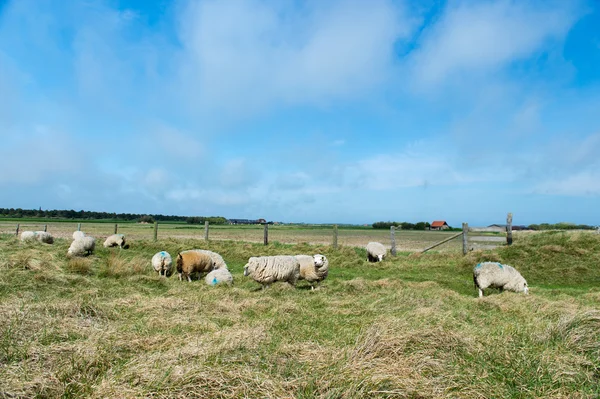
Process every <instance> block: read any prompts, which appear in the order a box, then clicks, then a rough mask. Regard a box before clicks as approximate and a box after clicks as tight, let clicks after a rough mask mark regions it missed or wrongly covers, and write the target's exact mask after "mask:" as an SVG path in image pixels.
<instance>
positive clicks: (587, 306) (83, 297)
mask: <svg viewBox="0 0 600 399" xmlns="http://www.w3.org/2000/svg"><path fill="white" fill-rule="evenodd" d="M84 230H85V229H84ZM215 230H217V229H215ZM71 231H72V229H71ZM109 232H110V231H109ZM309 242H310V240H306V242H298V243H283V242H279V241H278V242H272V243H271V244H269V245H268V246H263V245H262V244H258V243H253V242H241V241H233V240H210V241H208V242H205V241H203V240H198V239H195V238H185V237H182V238H179V237H170V238H160V235H159V240H158V241H156V242H155V241H153V240H151V239H133V238H132V239H131V240H130V243H131V248H130V249H128V250H120V249H105V248H103V247H102V246H101V243H100V245H99V246H98V247H97V249H96V252H95V254H94V255H93V256H90V257H87V258H78V259H69V258H67V257H66V250H67V248H68V246H69V244H70V240H69V239H67V238H59V239H57V240H56V242H55V244H53V245H46V244H39V243H37V244H36V243H27V244H24V243H21V242H19V241H18V240H17V238H16V237H15V236H14V235H9V234H4V235H0V397H7V398H32V397H37V398H59V397H61V398H79V397H91V398H167V397H168V398H207V397H213V398H246V397H247V398H597V397H599V396H600V266H599V265H600V235H598V234H595V233H590V232H544V233H536V234H515V242H514V244H513V245H512V246H510V247H507V246H504V247H499V248H497V249H495V250H491V251H473V252H470V253H469V254H468V255H467V256H462V254H459V253H458V252H456V251H452V250H443V249H442V250H441V251H435V250H434V251H431V252H428V253H425V254H419V253H417V252H413V251H404V252H400V253H399V254H398V256H396V257H389V258H388V259H386V260H385V261H384V262H382V263H375V264H372V263H367V262H366V253H365V251H364V249H363V248H362V247H360V246H356V247H354V246H348V245H341V246H340V247H339V249H337V250H334V249H332V248H331V246H330V245H328V243H330V241H329V240H327V242H326V243H324V244H310V243H309ZM190 248H205V249H211V250H214V251H216V252H219V253H221V254H222V255H223V257H224V258H225V260H226V261H227V263H228V265H229V268H230V270H231V271H232V273H233V275H234V278H235V283H234V285H233V287H209V286H206V285H205V284H204V282H203V281H194V282H192V283H186V282H180V281H178V279H177V277H176V276H173V277H171V278H169V279H165V278H159V277H158V276H157V275H155V274H154V272H153V271H152V268H151V265H150V258H151V256H152V255H153V254H154V253H156V252H157V251H159V250H167V251H169V252H170V253H171V254H176V253H177V252H178V251H180V250H182V249H190ZM299 253H308V254H313V253H322V254H325V255H326V256H327V257H328V258H329V262H330V275H329V277H328V278H327V280H325V281H324V282H323V285H322V286H321V287H320V288H319V289H317V290H314V291H312V290H310V287H309V285H308V284H307V283H306V282H300V283H299V284H298V286H297V287H296V288H293V287H291V286H288V285H286V284H274V285H272V286H271V287H270V288H269V289H267V290H260V289H259V285H258V284H257V283H255V282H253V281H251V280H249V279H248V278H245V277H243V275H242V268H243V266H244V264H245V263H246V261H247V259H248V257H250V256H256V255H274V254H299ZM484 260H492V261H499V262H503V263H507V264H510V265H513V266H515V267H517V269H519V270H520V271H521V273H522V274H523V275H524V276H525V277H526V278H527V280H528V282H529V286H530V295H528V296H526V295H522V294H515V293H510V292H503V293H499V292H498V291H496V290H488V291H486V296H485V297H484V298H482V299H478V298H476V295H477V292H476V289H475V288H474V286H473V281H472V268H473V266H474V265H475V264H476V263H478V262H480V261H484Z"/></svg>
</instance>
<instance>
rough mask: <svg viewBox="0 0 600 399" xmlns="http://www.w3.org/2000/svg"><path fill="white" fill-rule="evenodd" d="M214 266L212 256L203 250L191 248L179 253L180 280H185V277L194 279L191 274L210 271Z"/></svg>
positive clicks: (190, 279)
mask: <svg viewBox="0 0 600 399" xmlns="http://www.w3.org/2000/svg"><path fill="white" fill-rule="evenodd" d="M213 268H214V263H213V260H212V258H211V257H210V256H209V255H207V254H205V253H202V252H198V251H194V250H189V251H183V252H180V253H179V254H178V255H177V272H178V273H179V280H183V277H185V278H186V279H187V281H192V278H191V275H192V274H193V273H199V274H201V273H208V272H211V271H212V270H213Z"/></svg>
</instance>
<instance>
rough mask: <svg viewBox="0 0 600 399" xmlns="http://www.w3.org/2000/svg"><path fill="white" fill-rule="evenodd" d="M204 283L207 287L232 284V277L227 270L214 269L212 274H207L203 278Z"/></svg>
mask: <svg viewBox="0 0 600 399" xmlns="http://www.w3.org/2000/svg"><path fill="white" fill-rule="evenodd" d="M204 281H205V282H206V284H208V285H217V284H228V285H232V284H233V276H232V275H231V273H230V272H229V270H227V268H220V269H215V270H213V271H212V272H210V273H208V274H207V275H206V277H205V278H204Z"/></svg>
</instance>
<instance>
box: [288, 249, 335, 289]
mask: <svg viewBox="0 0 600 399" xmlns="http://www.w3.org/2000/svg"><path fill="white" fill-rule="evenodd" d="M295 258H296V259H297V260H298V263H300V276H299V280H306V281H308V282H309V283H311V289H312V290H314V289H315V285H318V284H319V283H320V282H321V281H323V280H325V278H326V277H327V274H329V261H328V260H327V258H326V257H325V255H320V254H317V255H313V256H310V255H295ZM313 283H315V284H313Z"/></svg>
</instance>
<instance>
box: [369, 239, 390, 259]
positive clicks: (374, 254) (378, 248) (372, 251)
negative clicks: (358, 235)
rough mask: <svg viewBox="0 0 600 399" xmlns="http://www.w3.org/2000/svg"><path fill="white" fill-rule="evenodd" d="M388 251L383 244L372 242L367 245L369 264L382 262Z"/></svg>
mask: <svg viewBox="0 0 600 399" xmlns="http://www.w3.org/2000/svg"><path fill="white" fill-rule="evenodd" d="M386 253H387V251H386V249H385V247H384V246H383V244H382V243H379V242H370V243H368V244H367V260H368V261H369V262H381V261H382V260H383V258H385V255H386Z"/></svg>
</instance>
